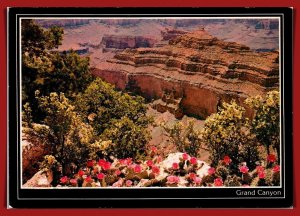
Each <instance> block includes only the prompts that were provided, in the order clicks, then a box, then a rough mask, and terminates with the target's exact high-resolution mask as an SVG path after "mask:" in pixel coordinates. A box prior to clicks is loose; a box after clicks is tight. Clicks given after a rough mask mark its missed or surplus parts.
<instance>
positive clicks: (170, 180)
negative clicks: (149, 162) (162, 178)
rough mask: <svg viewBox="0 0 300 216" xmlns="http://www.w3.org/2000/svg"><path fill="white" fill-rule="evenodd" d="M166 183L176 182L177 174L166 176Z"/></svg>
mask: <svg viewBox="0 0 300 216" xmlns="http://www.w3.org/2000/svg"><path fill="white" fill-rule="evenodd" d="M167 180H168V181H167V183H169V184H177V183H178V182H179V177H177V176H168V177H167Z"/></svg>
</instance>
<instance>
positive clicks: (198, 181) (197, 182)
mask: <svg viewBox="0 0 300 216" xmlns="http://www.w3.org/2000/svg"><path fill="white" fill-rule="evenodd" d="M193 181H194V183H195V184H196V185H199V184H200V183H201V178H200V177H197V176H195V177H194V178H193Z"/></svg>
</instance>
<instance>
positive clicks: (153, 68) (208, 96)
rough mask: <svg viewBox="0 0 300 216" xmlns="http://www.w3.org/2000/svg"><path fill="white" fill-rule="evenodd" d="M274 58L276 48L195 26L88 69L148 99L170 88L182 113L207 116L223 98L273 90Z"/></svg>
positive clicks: (163, 94) (241, 101)
mask: <svg viewBox="0 0 300 216" xmlns="http://www.w3.org/2000/svg"><path fill="white" fill-rule="evenodd" d="M278 58H279V53H278V51H273V52H255V51H252V50H250V48H249V47H247V46H245V45H242V44H238V43H235V42H226V41H224V40H220V39H218V38H216V37H214V36H212V35H210V34H209V33H207V32H206V31H205V30H204V28H200V29H199V30H196V31H192V32H188V33H186V34H182V35H179V36H177V37H174V38H173V39H170V40H169V42H168V44H167V45H165V46H161V47H153V48H137V49H125V50H123V51H122V52H119V53H117V54H116V55H115V56H114V58H112V59H108V60H107V61H105V62H100V63H99V64H97V65H95V66H94V67H93V68H92V73H93V74H94V75H96V76H99V77H101V78H102V79H104V80H105V81H107V82H109V83H112V84H114V85H115V86H116V87H117V88H119V89H134V90H135V91H138V92H137V93H139V94H141V95H143V96H144V97H145V98H146V99H148V100H152V101H153V100H159V99H162V98H165V97H166V95H170V92H171V93H172V94H171V97H172V98H173V101H174V100H177V101H179V103H178V104H177V105H178V106H177V107H180V108H181V109H182V112H183V113H184V114H188V115H193V116H198V117H200V118H206V117H207V116H209V115H210V114H212V113H215V112H217V109H218V106H220V105H221V103H222V102H223V101H226V102H229V101H231V100H236V101H237V102H238V103H239V104H240V105H244V100H245V99H246V98H247V97H249V96H256V95H263V94H265V93H266V92H267V91H269V90H273V89H278V85H279V84H278V82H279V63H278V61H279V59H278ZM156 103H159V102H158V101H156ZM160 103H161V104H162V103H164V106H165V107H168V106H169V105H168V102H166V101H161V102H160ZM169 107H170V106H169ZM175 110H178V109H177V108H174V111H175ZM248 112H250V111H248Z"/></svg>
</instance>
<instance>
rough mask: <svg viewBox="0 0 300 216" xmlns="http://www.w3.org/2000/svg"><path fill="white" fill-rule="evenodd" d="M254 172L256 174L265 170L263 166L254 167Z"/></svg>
mask: <svg viewBox="0 0 300 216" xmlns="http://www.w3.org/2000/svg"><path fill="white" fill-rule="evenodd" d="M256 171H257V172H258V173H260V172H263V171H265V168H264V167H263V166H256Z"/></svg>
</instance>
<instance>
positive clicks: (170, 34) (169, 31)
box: [161, 28, 188, 40]
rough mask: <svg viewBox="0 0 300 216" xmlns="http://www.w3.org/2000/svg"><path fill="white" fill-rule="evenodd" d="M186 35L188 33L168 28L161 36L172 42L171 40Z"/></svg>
mask: <svg viewBox="0 0 300 216" xmlns="http://www.w3.org/2000/svg"><path fill="white" fill-rule="evenodd" d="M186 33H188V32H187V31H183V30H178V29H168V28H166V29H165V30H164V31H161V36H162V39H163V40H171V39H175V38H176V37H178V36H181V35H184V34H186Z"/></svg>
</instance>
